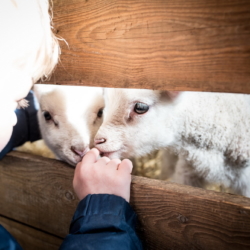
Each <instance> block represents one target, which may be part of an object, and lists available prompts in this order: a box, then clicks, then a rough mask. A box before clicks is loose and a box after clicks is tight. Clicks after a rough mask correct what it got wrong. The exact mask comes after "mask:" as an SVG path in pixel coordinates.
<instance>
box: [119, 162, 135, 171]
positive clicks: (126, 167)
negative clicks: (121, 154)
mask: <svg viewBox="0 0 250 250" xmlns="http://www.w3.org/2000/svg"><path fill="white" fill-rule="evenodd" d="M132 169H133V164H132V162H131V161H130V160H129V159H125V160H123V161H122V162H121V164H120V165H119V168H118V171H120V172H124V174H131V173H132Z"/></svg>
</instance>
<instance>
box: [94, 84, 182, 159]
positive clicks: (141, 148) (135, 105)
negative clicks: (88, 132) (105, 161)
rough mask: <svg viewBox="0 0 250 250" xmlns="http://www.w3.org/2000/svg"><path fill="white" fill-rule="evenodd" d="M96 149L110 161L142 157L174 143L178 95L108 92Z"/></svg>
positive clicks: (141, 91) (107, 90)
mask: <svg viewBox="0 0 250 250" xmlns="http://www.w3.org/2000/svg"><path fill="white" fill-rule="evenodd" d="M104 96H105V109H104V120H103V124H102V125H101V127H100V129H99V130H98V132H97V134H96V136H95V144H96V148H98V149H99V150H100V151H101V152H102V155H105V156H108V157H110V158H130V157H137V156H142V155H145V154H147V153H150V152H152V151H153V150H156V149H159V148H162V147H166V146H168V145H170V144H171V143H173V140H174V134H175V126H174V122H175V119H174V116H173V109H174V107H175V106H176V103H178V102H177V101H176V100H177V99H178V98H177V96H178V94H177V92H175V93H174V92H167V91H153V90H141V89H105V95H104Z"/></svg>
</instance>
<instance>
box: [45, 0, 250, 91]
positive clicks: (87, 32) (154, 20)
mask: <svg viewBox="0 0 250 250" xmlns="http://www.w3.org/2000/svg"><path fill="white" fill-rule="evenodd" d="M53 3H54V24H55V30H56V33H57V35H58V36H60V37H63V38H64V39H65V40H66V41H67V43H68V45H67V44H66V43H64V42H61V47H62V55H61V61H60V63H59V65H58V67H57V69H56V71H55V73H54V75H53V76H52V78H51V80H50V83H52V84H69V85H88V86H89V85H90V86H103V87H120V88H128V87H129V88H150V89H168V90H191V91H218V92H241V93H250V70H249V69H250V43H249V41H250V1H248V0H220V1H217V0H210V1H207V0H201V1H193V0H169V1H165V0H155V1H149V0H133V1H131V0H114V1H109V0H89V1H88V0H86V1H82V0H72V1H68V0H54V1H53Z"/></svg>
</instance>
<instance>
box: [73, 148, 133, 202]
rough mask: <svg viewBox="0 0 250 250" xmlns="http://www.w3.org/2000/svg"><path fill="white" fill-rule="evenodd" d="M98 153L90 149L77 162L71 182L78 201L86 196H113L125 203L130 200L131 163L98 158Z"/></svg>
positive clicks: (126, 160)
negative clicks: (123, 200)
mask: <svg viewBox="0 0 250 250" xmlns="http://www.w3.org/2000/svg"><path fill="white" fill-rule="evenodd" d="M99 154H100V153H99V151H98V150H97V149H96V148H93V149H91V150H90V151H89V152H88V153H87V154H86V155H85V156H84V158H83V160H82V161H81V162H79V163H78V164H77V166H76V169H75V175H74V180H73V187H74V190H75V192H76V194H77V196H78V198H79V199H80V200H82V199H83V198H85V197H86V196H87V195H88V194H114V195H117V196H121V197H122V198H124V199H125V200H126V201H127V202H129V198H130V184H131V172H132V168H133V165H132V162H131V161H130V160H128V159H125V160H123V161H121V160H119V159H113V160H110V159H109V158H108V157H102V158H100V159H98V158H99Z"/></svg>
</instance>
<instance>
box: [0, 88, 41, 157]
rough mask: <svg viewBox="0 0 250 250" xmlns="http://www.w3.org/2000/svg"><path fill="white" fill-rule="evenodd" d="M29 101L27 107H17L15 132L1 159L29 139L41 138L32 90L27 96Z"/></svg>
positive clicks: (2, 152)
mask: <svg viewBox="0 0 250 250" xmlns="http://www.w3.org/2000/svg"><path fill="white" fill-rule="evenodd" d="M25 99H26V100H28V101H29V106H28V107H27V108H25V109H17V110H16V111H15V112H16V116H17V124H16V125H15V126H14V128H13V132H12V135H11V138H10V140H9V142H8V144H7V145H6V146H5V147H4V149H3V150H2V151H0V160H1V159H2V158H3V157H4V156H5V155H6V154H7V153H9V152H10V151H11V150H13V148H15V147H18V146H21V145H22V144H24V143H25V142H27V141H31V142H33V141H36V140H39V139H41V135H40V129H39V125H38V119H37V107H36V103H35V102H36V101H35V99H34V95H33V92H32V91H30V92H29V94H28V96H26V98H25Z"/></svg>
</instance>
